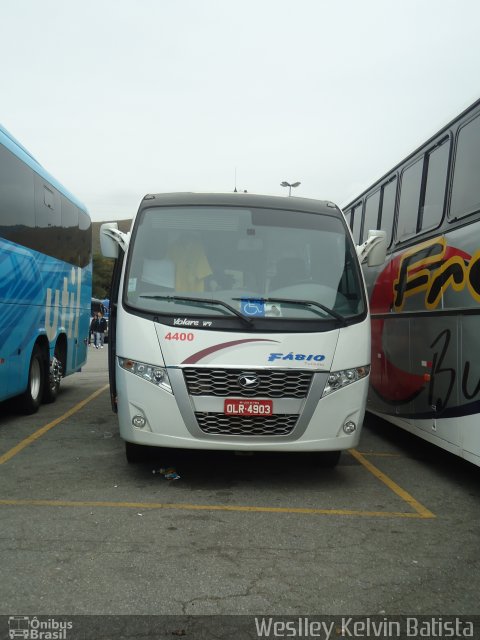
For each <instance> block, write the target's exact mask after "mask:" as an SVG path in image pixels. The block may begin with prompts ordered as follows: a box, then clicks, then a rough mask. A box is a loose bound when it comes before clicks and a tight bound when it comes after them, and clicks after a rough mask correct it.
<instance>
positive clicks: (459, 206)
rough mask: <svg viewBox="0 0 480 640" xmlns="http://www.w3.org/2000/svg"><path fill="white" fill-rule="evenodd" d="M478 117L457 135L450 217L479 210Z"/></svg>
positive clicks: (479, 135)
mask: <svg viewBox="0 0 480 640" xmlns="http://www.w3.org/2000/svg"><path fill="white" fill-rule="evenodd" d="M479 175H480V117H477V118H475V120H472V121H471V122H469V123H468V124H467V125H465V126H464V127H462V128H461V129H460V131H459V134H458V141H457V153H456V157H455V169H454V174H453V187H452V202H451V206H450V217H451V218H452V219H455V218H462V217H463V216H467V215H468V214H469V213H474V212H475V211H478V210H479V209H480V181H479V179H478V176H479Z"/></svg>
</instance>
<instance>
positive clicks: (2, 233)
mask: <svg viewBox="0 0 480 640" xmlns="http://www.w3.org/2000/svg"><path fill="white" fill-rule="evenodd" d="M91 295H92V225H91V221H90V217H89V215H88V213H87V211H86V209H85V206H84V205H83V204H82V203H81V202H79V201H78V200H77V199H76V198H75V197H74V196H72V195H71V194H70V193H69V192H68V191H67V190H66V189H65V188H64V187H63V186H62V185H60V184H59V183H58V182H57V181H56V180H55V179H54V178H53V177H52V176H50V175H49V174H48V173H47V172H46V171H45V169H44V168H43V167H42V166H41V165H40V164H39V163H38V162H37V161H36V160H35V158H33V156H32V155H31V154H30V153H29V152H28V151H27V150H26V149H25V148H24V147H23V146H22V145H21V144H20V143H19V142H18V141H17V140H15V138H13V137H12V136H11V135H10V134H9V133H8V131H6V130H5V129H4V128H3V127H2V126H0V401H3V400H6V399H8V398H13V397H17V396H18V397H19V400H20V402H19V405H20V406H21V408H22V410H23V411H24V412H25V413H34V412H35V411H37V409H38V407H39V406H40V404H41V403H42V402H53V401H55V399H56V397H57V394H58V391H59V387H60V380H61V378H62V377H63V376H66V375H69V374H71V373H74V372H75V371H79V370H80V368H81V367H82V365H83V364H84V363H85V361H86V357H87V343H88V331H89V320H90V300H91Z"/></svg>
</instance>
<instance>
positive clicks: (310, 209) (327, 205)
mask: <svg viewBox="0 0 480 640" xmlns="http://www.w3.org/2000/svg"><path fill="white" fill-rule="evenodd" d="M182 205H183V206H193V205H197V206H225V207H256V208H264V209H282V210H287V211H304V212H306V213H318V214H325V215H330V216H341V215H342V214H341V211H340V209H339V208H338V207H337V205H335V204H334V203H333V202H329V201H328V200H314V199H310V198H298V197H295V196H290V197H289V196H266V195H258V194H253V193H194V192H185V193H155V194H147V195H146V196H145V197H144V198H143V200H142V202H141V203H140V208H139V210H142V209H146V208H148V207H151V206H182Z"/></svg>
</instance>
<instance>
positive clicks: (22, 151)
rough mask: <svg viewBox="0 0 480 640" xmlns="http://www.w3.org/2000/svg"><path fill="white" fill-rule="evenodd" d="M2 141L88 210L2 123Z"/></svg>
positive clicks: (72, 199)
mask: <svg viewBox="0 0 480 640" xmlns="http://www.w3.org/2000/svg"><path fill="white" fill-rule="evenodd" d="M0 143H1V144H3V145H4V146H5V147H6V148H7V149H8V150H9V151H11V152H12V153H13V154H15V155H16V156H17V158H19V160H21V161H22V162H24V163H25V164H26V165H28V166H29V167H30V168H31V169H33V171H35V172H36V173H38V174H39V175H40V176H41V177H42V178H43V179H44V180H46V181H47V182H49V183H50V184H51V185H52V186H53V187H55V189H57V190H58V191H59V192H60V193H61V194H62V195H64V196H65V197H66V198H68V199H69V200H71V201H72V202H73V203H74V204H75V205H76V206H77V207H78V208H79V209H82V211H85V212H86V211H87V208H86V206H85V205H84V204H83V202H81V201H80V200H79V199H78V198H77V197H76V196H74V195H73V194H72V193H70V191H69V190H68V189H66V188H65V187H64V186H63V185H62V184H61V183H60V182H58V180H56V178H54V177H53V176H52V175H51V174H50V173H48V171H46V170H45V169H44V168H43V167H42V165H41V164H40V163H39V162H38V160H36V158H34V157H33V156H32V154H31V153H30V152H29V151H28V150H27V149H26V148H25V147H24V146H23V145H22V144H21V143H20V142H19V141H18V140H17V139H16V138H15V137H14V136H12V134H11V133H10V132H9V131H7V129H5V127H3V126H2V125H1V124H0Z"/></svg>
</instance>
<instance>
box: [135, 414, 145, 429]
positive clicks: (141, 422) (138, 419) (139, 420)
mask: <svg viewBox="0 0 480 640" xmlns="http://www.w3.org/2000/svg"><path fill="white" fill-rule="evenodd" d="M146 422H147V421H146V420H145V418H144V417H143V416H140V415H139V416H133V418H132V424H133V426H134V427H137V429H143V427H144V426H145V424H146Z"/></svg>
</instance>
